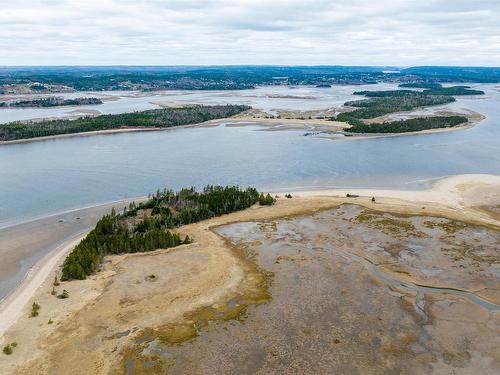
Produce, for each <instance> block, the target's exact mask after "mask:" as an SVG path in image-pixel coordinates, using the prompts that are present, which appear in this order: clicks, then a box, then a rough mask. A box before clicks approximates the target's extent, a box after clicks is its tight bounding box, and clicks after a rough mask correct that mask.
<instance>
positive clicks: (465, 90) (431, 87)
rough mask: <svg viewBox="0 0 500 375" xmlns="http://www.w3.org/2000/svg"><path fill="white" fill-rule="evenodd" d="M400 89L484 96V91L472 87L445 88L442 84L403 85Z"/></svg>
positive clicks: (439, 93)
mask: <svg viewBox="0 0 500 375" xmlns="http://www.w3.org/2000/svg"><path fill="white" fill-rule="evenodd" d="M399 87H403V88H421V89H425V90H424V91H422V92H423V93H424V94H429V95H454V96H457V95H484V91H482V90H473V89H471V88H470V86H450V87H443V85H441V84H440V83H427V82H423V83H419V82H413V83H403V84H401V85H399Z"/></svg>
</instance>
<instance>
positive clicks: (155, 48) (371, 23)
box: [0, 0, 500, 66]
mask: <svg viewBox="0 0 500 375" xmlns="http://www.w3.org/2000/svg"><path fill="white" fill-rule="evenodd" d="M0 7H1V8H0V51H2V53H1V55H0V65H44V64H51V65H58V64H94V65H100V64H129V65H133V64H158V65H171V64H172V65H173V64H287V65H293V64H311V65H312V64H346V65H421V64H433V65H438V64H439V65H490V66H500V1H498V0H475V1H463V0H455V1H453V0H427V1H421V0H384V1H373V0H337V1H335V0H329V1H323V0H316V1H308V0H302V1H298V0H286V1H285V0H274V1H272V2H271V1H269V0H240V1H228V0H204V1H203V0H186V1H172V0H145V1H137V0H87V1H81V0H17V1H6V0H0Z"/></svg>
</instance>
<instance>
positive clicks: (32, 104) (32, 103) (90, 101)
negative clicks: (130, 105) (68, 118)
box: [0, 97, 102, 108]
mask: <svg viewBox="0 0 500 375" xmlns="http://www.w3.org/2000/svg"><path fill="white" fill-rule="evenodd" d="M94 104H102V100H101V99H98V98H74V99H64V98H60V97H50V98H42V99H31V100H20V101H16V102H10V103H9V102H1V103H0V107H9V108H47V107H62V106H70V105H73V106H75V105H94Z"/></svg>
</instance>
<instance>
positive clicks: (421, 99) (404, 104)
mask: <svg viewBox="0 0 500 375" xmlns="http://www.w3.org/2000/svg"><path fill="white" fill-rule="evenodd" d="M384 95H386V96H384ZM384 95H383V96H380V97H379V96H376V97H372V98H370V99H364V100H354V101H350V102H346V103H345V104H344V105H345V106H348V107H355V108H357V109H355V110H354V111H351V112H344V113H341V114H339V115H338V116H337V120H338V121H344V122H347V123H350V122H349V120H351V119H371V118H375V117H379V116H383V115H386V114H389V113H394V112H401V111H411V110H413V109H415V108H420V107H427V106H432V105H440V104H446V103H451V102H454V101H455V98H453V97H451V96H447V95H426V94H422V93H418V92H412V93H410V94H405V95H399V94H395V95H388V94H384Z"/></svg>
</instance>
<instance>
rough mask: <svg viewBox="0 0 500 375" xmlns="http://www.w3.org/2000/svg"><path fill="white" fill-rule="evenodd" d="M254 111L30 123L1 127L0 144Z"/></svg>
mask: <svg viewBox="0 0 500 375" xmlns="http://www.w3.org/2000/svg"><path fill="white" fill-rule="evenodd" d="M250 108H251V107H248V106H245V105H214V106H203V105H194V106H189V107H182V108H165V109H154V110H149V111H142V112H133V113H122V114H118V115H101V116H96V117H82V118H79V119H76V120H64V119H58V120H45V121H40V122H26V123H22V122H14V123H9V124H5V125H2V126H0V141H10V140H16V139H26V138H37V137H45V136H50V135H60V134H73V133H81V132H90V131H96V130H109V129H120V128H124V127H145V128H148V127H149V128H169V127H174V126H180V125H189V124H196V123H200V122H204V121H208V120H214V119H217V118H225V117H231V116H234V115H236V114H238V113H241V112H243V111H246V110H248V109H250Z"/></svg>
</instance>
